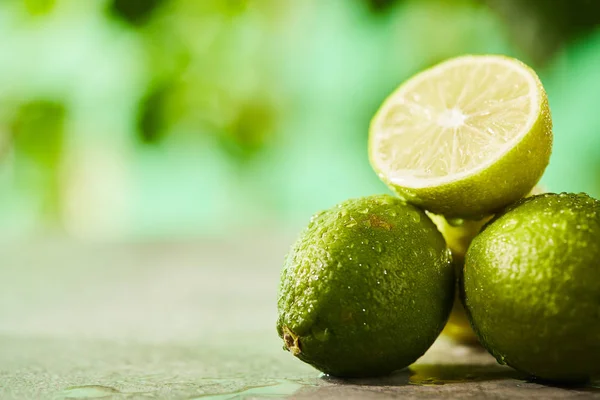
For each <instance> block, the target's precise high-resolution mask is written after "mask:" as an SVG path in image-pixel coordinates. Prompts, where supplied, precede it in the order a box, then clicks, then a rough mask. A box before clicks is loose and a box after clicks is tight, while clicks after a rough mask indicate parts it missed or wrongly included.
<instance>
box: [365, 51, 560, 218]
mask: <svg viewBox="0 0 600 400" xmlns="http://www.w3.org/2000/svg"><path fill="white" fill-rule="evenodd" d="M551 147H552V122H551V118H550V110H549V107H548V99H547V96H546V92H545V91H544V88H543V87H542V84H541V82H540V80H539V78H538V77H537V75H536V74H535V72H534V71H533V70H532V69H531V68H529V67H528V66H526V65H525V64H523V63H522V62H520V61H518V60H515V59H512V58H508V57H503V56H495V55H486V56H463V57H458V58H454V59H451V60H448V61H445V62H443V63H441V64H438V65H436V66H434V67H432V68H430V69H428V70H426V71H423V72H421V73H419V74H417V75H415V76H414V77H412V78H411V79H409V80H408V81H406V82H405V83H403V84H402V85H401V86H400V87H399V88H398V89H397V90H396V91H395V92H394V93H392V95H391V96H390V97H388V99H387V100H386V101H385V102H384V103H383V105H382V106H381V108H380V109H379V111H378V112H377V114H376V115H375V117H374V118H373V120H372V122H371V127H370V133H369V158H370V160H371V165H372V166H373V168H374V169H375V171H376V172H377V174H378V175H379V177H380V178H381V179H382V180H383V181H384V182H385V183H386V184H387V185H388V186H389V187H390V188H391V189H392V190H394V191H395V192H396V193H398V194H399V195H400V196H401V197H403V198H405V199H406V200H408V201H410V202H411V203H413V204H416V205H419V206H420V207H422V208H424V209H426V210H429V211H431V212H433V213H436V214H442V215H445V216H447V217H450V218H470V219H480V218H483V217H485V216H486V215H490V214H493V213H495V212H497V211H498V210H500V209H502V208H503V207H505V206H506V205H508V204H511V203H513V202H515V201H517V200H518V199H520V198H522V197H523V196H525V195H526V194H527V193H528V192H529V191H530V190H531V189H532V188H533V187H534V186H535V184H536V183H537V181H538V180H539V179H540V177H541V176H542V173H543V172H544V169H545V168H546V166H547V165H548V161H549V158H550V152H551Z"/></svg>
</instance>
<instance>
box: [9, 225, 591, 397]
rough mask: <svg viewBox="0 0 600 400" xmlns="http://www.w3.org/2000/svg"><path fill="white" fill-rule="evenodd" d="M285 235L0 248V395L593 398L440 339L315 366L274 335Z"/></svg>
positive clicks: (586, 390) (52, 243)
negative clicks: (360, 368) (372, 363)
mask: <svg viewBox="0 0 600 400" xmlns="http://www.w3.org/2000/svg"><path fill="white" fill-rule="evenodd" d="M292 239H293V238H286V237H283V238H279V239H275V240H273V239H272V238H270V237H267V238H262V239H261V238H255V239H253V240H252V241H248V240H243V239H239V240H229V241H214V240H213V241H210V240H199V241H197V242H194V243H192V242H187V243H146V244H93V245H92V244H83V243H72V242H65V241H37V242H32V243H21V244H11V245H5V246H2V247H3V249H2V250H1V251H0V260H2V265H1V266H0V398H1V399H28V398H43V399H69V398H80V399H81V398H114V399H137V398H140V399H146V398H156V399H194V398H199V399H251V398H297V399H304V398H324V399H338V398H340V399H370V398H377V399H379V398H388V397H390V398H395V397H401V398H407V399H421V398H423V399H426V398H438V397H441V398H460V399H464V398H492V399H501V398H510V399H520V398H523V399H525V398H527V399H529V398H536V397H537V398H543V399H565V398H576V397H581V398H600V385H598V386H597V387H595V386H594V385H591V386H589V387H585V388H561V387H553V386H546V385H542V384H538V383H534V382H528V381H526V380H524V379H523V377H522V376H520V375H519V374H518V373H516V372H514V371H513V370H511V369H510V368H508V367H505V366H500V365H498V364H497V363H496V362H495V360H494V359H493V358H492V357H491V356H489V355H488V354H487V353H486V352H485V351H484V350H482V349H480V348H472V347H465V346H460V345H456V344H453V343H451V342H449V341H447V340H444V339H443V338H441V339H439V340H438V341H437V342H436V344H435V345H434V346H433V347H432V348H431V349H430V350H429V351H428V352H427V354H425V356H423V357H422V358H421V359H420V360H419V361H418V362H417V363H416V364H415V365H413V366H412V367H411V368H410V369H409V370H406V371H402V372H399V373H397V374H395V375H393V376H390V377H386V378H380V379H362V380H346V381H343V380H339V379H331V378H327V377H323V376H321V374H320V373H319V372H318V371H316V370H314V369H312V368H311V367H310V366H307V365H305V364H303V363H302V362H300V361H298V360H296V359H294V357H292V356H291V355H290V354H289V353H287V352H285V351H283V350H282V344H281V342H280V339H279V338H278V337H277V334H276V333H275V328H274V324H275V318H276V304H275V303H276V291H277V284H278V281H279V270H280V267H281V263H282V259H283V255H284V254H285V252H286V250H287V246H288V244H289V243H291V241H292Z"/></svg>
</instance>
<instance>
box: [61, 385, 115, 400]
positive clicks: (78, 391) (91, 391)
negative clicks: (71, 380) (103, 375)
mask: <svg viewBox="0 0 600 400" xmlns="http://www.w3.org/2000/svg"><path fill="white" fill-rule="evenodd" d="M120 393H121V392H119V391H118V390H117V389H115V388H111V387H108V386H100V385H88V386H74V387H70V388H67V389H65V390H64V391H63V392H62V393H61V397H62V398H65V399H94V398H103V397H104V398H106V397H112V396H115V395H118V394H120Z"/></svg>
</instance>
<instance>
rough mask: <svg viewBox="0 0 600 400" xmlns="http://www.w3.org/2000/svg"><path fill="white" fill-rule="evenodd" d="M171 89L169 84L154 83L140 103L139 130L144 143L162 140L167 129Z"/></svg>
mask: <svg viewBox="0 0 600 400" xmlns="http://www.w3.org/2000/svg"><path fill="white" fill-rule="evenodd" d="M169 90H170V87H169V86H168V85H154V86H153V87H151V89H150V90H149V92H148V93H147V94H146V95H145V96H144V98H143V99H142V101H141V103H140V108H139V111H138V117H137V118H138V121H137V132H138V134H139V137H140V139H141V140H142V142H144V143H149V144H150V143H157V142H160V140H161V139H162V137H163V136H164V134H165V132H166V130H167V126H168V121H167V120H166V116H165V104H166V101H167V96H168V93H169Z"/></svg>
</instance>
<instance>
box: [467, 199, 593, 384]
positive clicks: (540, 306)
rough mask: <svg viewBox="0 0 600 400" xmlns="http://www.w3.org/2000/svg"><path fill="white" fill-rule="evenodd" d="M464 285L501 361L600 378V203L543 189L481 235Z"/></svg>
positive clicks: (475, 319) (569, 377) (480, 328)
mask: <svg viewBox="0 0 600 400" xmlns="http://www.w3.org/2000/svg"><path fill="white" fill-rule="evenodd" d="M463 286H464V288H463V290H464V296H465V305H466V308H467V312H468V314H469V316H470V319H471V323H472V325H473V327H474V329H475V332H476V333H477V335H478V337H479V339H480V341H481V343H482V344H483V345H484V346H485V347H486V348H487V349H488V350H489V351H490V352H491V353H492V354H493V355H494V356H495V357H496V359H497V360H498V362H500V363H501V364H508V365H509V366H511V367H513V368H515V369H517V370H519V371H522V372H525V373H527V374H530V375H533V376H535V377H538V378H540V379H544V380H550V381H557V382H583V381H587V380H589V379H591V378H594V377H597V376H600V363H599V362H598V360H599V359H600V202H599V201H598V200H595V199H593V198H591V197H589V196H587V195H585V194H566V193H561V194H543V195H539V196H535V197H531V198H528V199H525V200H522V201H520V202H518V203H517V204H515V205H513V206H511V207H510V208H509V209H508V210H507V211H506V212H504V213H502V214H501V215H499V216H497V217H496V218H495V219H494V220H493V221H492V222H491V223H490V224H489V225H487V226H486V227H485V228H484V230H483V231H482V232H481V233H480V234H479V235H478V236H477V237H476V238H475V239H474V240H473V242H472V243H471V246H470V247H469V250H468V251H467V256H466V262H465V268H464V281H463Z"/></svg>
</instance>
